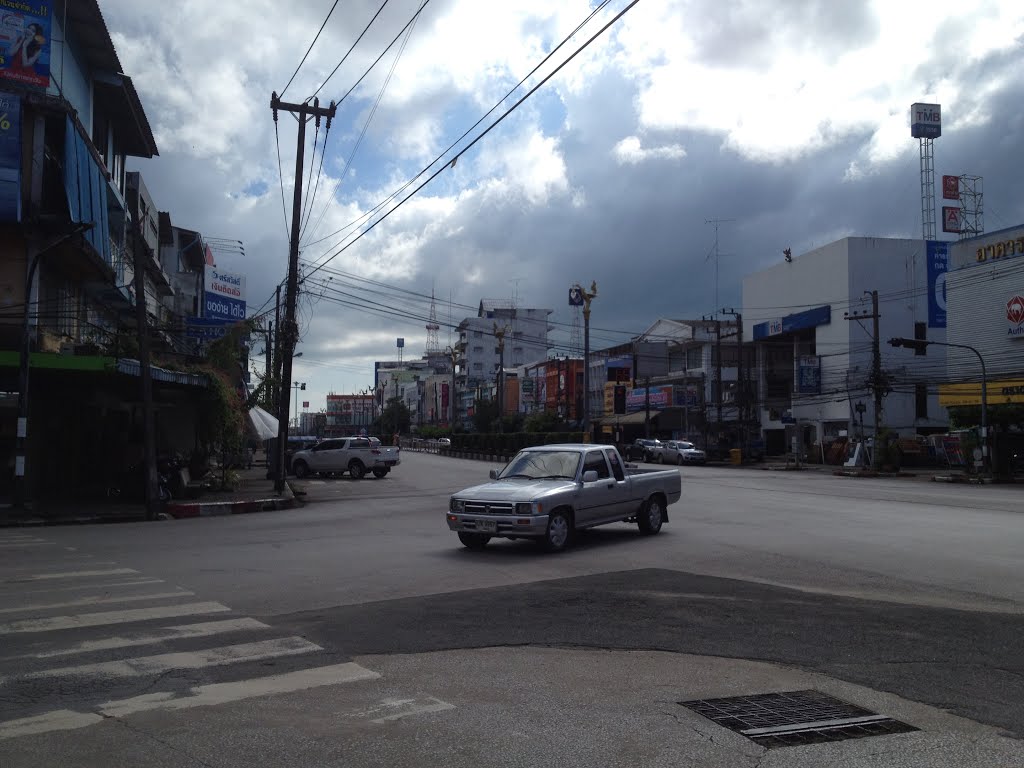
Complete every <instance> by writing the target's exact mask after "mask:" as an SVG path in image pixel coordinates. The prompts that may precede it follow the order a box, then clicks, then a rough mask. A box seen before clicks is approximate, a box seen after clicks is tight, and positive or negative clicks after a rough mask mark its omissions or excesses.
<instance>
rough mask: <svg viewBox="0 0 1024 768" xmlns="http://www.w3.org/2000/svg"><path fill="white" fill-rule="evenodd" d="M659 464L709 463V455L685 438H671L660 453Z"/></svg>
mask: <svg viewBox="0 0 1024 768" xmlns="http://www.w3.org/2000/svg"><path fill="white" fill-rule="evenodd" d="M657 461H658V463H659V464H707V461H708V457H707V454H706V453H704V451H702V450H701V449H700V448H698V447H697V446H695V445H694V444H693V443H688V442H686V441H685V440H669V441H668V442H667V443H664V444H663V445H662V447H661V450H660V451H659V453H658V457H657Z"/></svg>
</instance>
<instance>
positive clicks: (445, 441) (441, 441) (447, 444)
mask: <svg viewBox="0 0 1024 768" xmlns="http://www.w3.org/2000/svg"><path fill="white" fill-rule="evenodd" d="M437 444H438V445H440V446H441V447H443V448H451V445H452V439H451V438H450V437H439V438H438V439H437Z"/></svg>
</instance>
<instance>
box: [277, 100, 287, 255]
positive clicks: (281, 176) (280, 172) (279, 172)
mask: <svg viewBox="0 0 1024 768" xmlns="http://www.w3.org/2000/svg"><path fill="white" fill-rule="evenodd" d="M274 143H275V144H276V145H277V178H278V180H279V181H280V182H281V213H283V214H284V232H285V237H287V236H288V205H287V203H285V201H284V169H283V168H282V167H281V139H280V136H279V135H278V132H277V113H276V112H275V113H274Z"/></svg>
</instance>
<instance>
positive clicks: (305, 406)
mask: <svg viewBox="0 0 1024 768" xmlns="http://www.w3.org/2000/svg"><path fill="white" fill-rule="evenodd" d="M302 407H303V408H309V400H303V401H302Z"/></svg>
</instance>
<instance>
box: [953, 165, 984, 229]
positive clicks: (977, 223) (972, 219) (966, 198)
mask: <svg viewBox="0 0 1024 768" xmlns="http://www.w3.org/2000/svg"><path fill="white" fill-rule="evenodd" d="M959 186H960V239H961V240H963V239H964V238H967V237H975V236H977V235H982V234H984V233H985V211H984V206H983V194H982V178H981V176H970V175H968V174H966V173H965V174H963V175H962V176H961V177H960V184H959Z"/></svg>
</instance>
